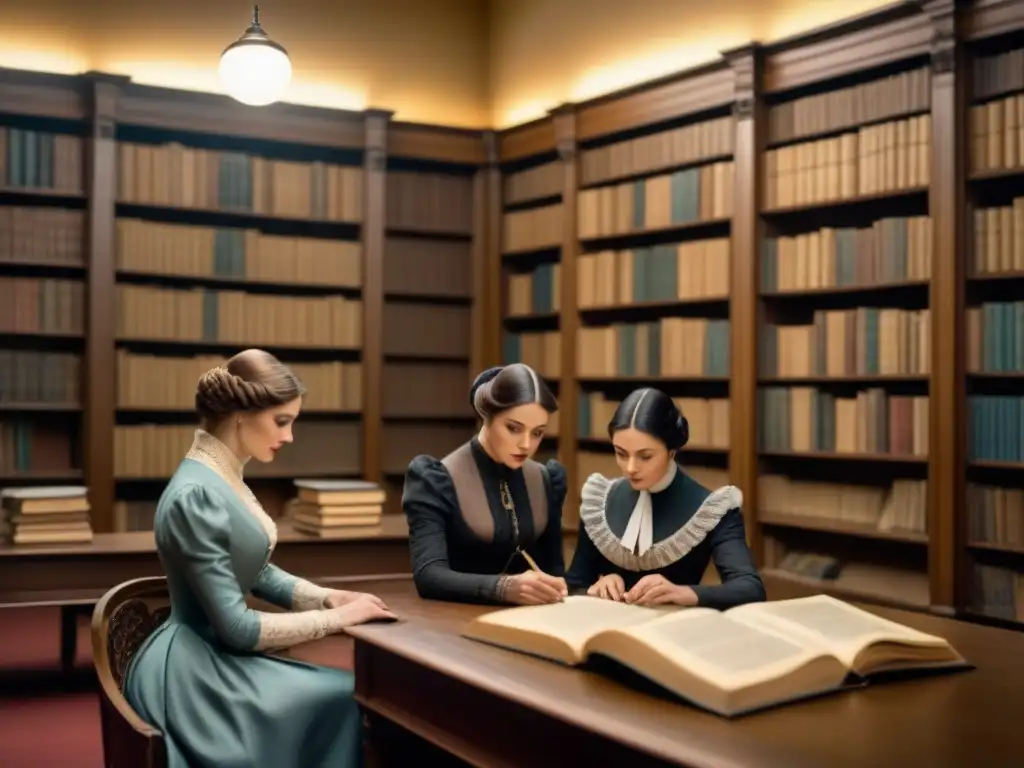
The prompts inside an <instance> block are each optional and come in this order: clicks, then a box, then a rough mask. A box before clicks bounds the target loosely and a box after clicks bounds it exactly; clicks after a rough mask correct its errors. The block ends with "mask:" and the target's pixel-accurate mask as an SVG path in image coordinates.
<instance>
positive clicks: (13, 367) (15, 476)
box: [0, 113, 87, 485]
mask: <svg viewBox="0 0 1024 768" xmlns="http://www.w3.org/2000/svg"><path fill="white" fill-rule="evenodd" d="M84 133H85V122H84V115H83V114H80V113H75V114H65V115H61V116H60V117H55V118H48V117H46V116H36V115H18V114H4V115H3V116H2V117H0V200H2V207H0V305H2V306H3V307H4V310H3V313H2V320H0V337H2V341H0V414H2V415H0V482H2V484H4V485H18V484H38V483H53V482H72V483H80V482H81V481H82V476H83V469H82V467H83V464H82V459H83V452H82V442H81V433H82V405H83V399H84V398H83V392H82V386H81V368H82V357H83V353H84V349H85V295H86V280H85V278H86V267H87V261H86V258H85V250H84V248H83V243H84V238H85V228H86V206H85V203H86V195H85V186H84V179H85V175H84V172H83V152H84V147H85V141H84V139H83V134H84Z"/></svg>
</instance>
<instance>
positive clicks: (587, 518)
mask: <svg viewBox="0 0 1024 768" xmlns="http://www.w3.org/2000/svg"><path fill="white" fill-rule="evenodd" d="M673 479H674V477H673ZM619 482H625V480H624V479H623V478H617V479H615V480H609V479H608V478H606V477H605V476H604V475H601V474H598V473H594V474H592V475H591V476H590V477H588V478H587V481H586V483H584V484H583V491H582V494H581V497H582V498H581V502H580V520H581V522H582V523H583V526H584V528H585V529H586V532H587V536H588V537H589V538H590V540H591V541H592V542H593V544H594V546H595V547H596V548H597V550H598V551H599V552H600V553H601V554H602V555H604V557H605V559H607V560H608V561H609V562H611V563H614V564H615V565H617V566H619V567H620V568H624V569H625V570H628V571H655V570H659V569H661V568H667V567H668V566H670V565H672V564H673V563H675V562H677V561H679V560H681V559H682V558H684V557H686V555H688V554H689V553H690V551H691V550H692V549H693V548H694V547H696V546H698V545H699V544H700V543H701V542H703V541H704V539H705V538H706V537H707V535H708V534H709V533H711V531H713V530H714V529H715V527H716V526H717V525H718V523H719V522H721V520H722V518H723V517H725V514H726V513H727V512H728V511H729V510H731V509H738V508H739V507H741V506H742V505H743V493H742V492H741V491H740V489H739V488H737V487H736V486H734V485H724V486H722V487H721V488H718V489H717V490H715V491H712V492H711V493H710V494H708V497H707V498H706V499H705V500H704V503H702V504H701V505H700V508H699V509H698V510H697V511H696V512H694V514H693V516H692V517H691V518H690V519H689V520H688V521H687V522H686V524H685V525H683V526H682V527H681V528H680V529H679V530H678V531H676V532H675V533H673V534H672V535H671V536H668V537H666V538H664V539H662V540H661V541H657V542H653V543H652V544H651V545H650V547H648V548H647V549H646V550H644V551H643V552H642V553H638V552H637V551H636V547H635V546H634V547H633V548H630V546H629V545H628V543H626V542H625V535H623V537H622V538H620V537H619V536H617V535H616V534H615V532H614V531H612V529H611V527H610V526H609V524H608V516H607V511H606V507H607V503H608V495H609V493H610V492H611V490H612V488H613V487H614V486H615V485H616V483H619ZM659 484H660V483H659ZM669 484H671V480H670V481H669ZM666 487H667V486H666ZM634 514H636V510H635V508H634ZM627 528H628V526H627Z"/></svg>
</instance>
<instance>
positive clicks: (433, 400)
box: [381, 129, 483, 512]
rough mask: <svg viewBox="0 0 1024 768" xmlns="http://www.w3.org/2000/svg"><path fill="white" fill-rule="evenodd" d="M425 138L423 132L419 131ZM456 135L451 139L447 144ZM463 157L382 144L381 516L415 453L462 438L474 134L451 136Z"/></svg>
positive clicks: (394, 505) (469, 421)
mask: <svg viewBox="0 0 1024 768" xmlns="http://www.w3.org/2000/svg"><path fill="white" fill-rule="evenodd" d="M424 130H425V129H424ZM456 137H457V139H456ZM451 138H452V139H453V140H458V141H460V142H462V143H468V144H469V145H470V146H471V147H472V152H471V153H470V154H469V155H467V156H465V157H458V156H456V155H454V154H453V153H449V155H450V156H449V157H444V156H441V157H438V158H437V159H434V160H431V159H426V158H422V157H417V156H416V155H415V153H410V154H408V155H407V154H405V152H406V150H405V147H404V142H403V140H402V137H401V136H398V137H393V138H392V139H391V141H390V142H389V144H390V147H389V153H388V169H387V201H386V205H385V212H386V214H385V235H386V237H385V248H384V265H383V280H384V316H383V378H382V381H383V403H382V407H383V426H382V429H381V441H382V453H383V467H382V469H383V474H384V478H385V480H386V482H387V487H388V499H389V504H390V507H391V508H390V509H389V510H388V511H393V512H401V505H400V502H401V496H402V482H403V477H404V474H405V469H406V467H407V466H408V464H409V461H410V460H411V459H412V458H413V457H414V456H416V455H417V454H420V453H429V454H431V455H434V456H445V455H447V454H448V453H449V452H451V451H452V450H453V449H455V448H457V447H458V446H459V445H461V444H462V443H464V442H465V441H466V440H467V439H468V438H469V437H470V436H471V435H472V434H473V431H474V430H473V427H474V423H475V419H474V416H473V412H472V410H471V409H470V408H469V407H468V402H467V395H466V393H467V391H468V387H469V382H470V381H471V380H472V377H473V376H474V375H475V371H473V370H472V368H471V362H472V359H473V357H474V355H473V350H472V340H473V335H472V325H473V316H474V315H473V304H474V300H473V299H474V297H473V274H474V270H475V265H474V252H475V248H474V241H475V240H476V239H478V238H477V237H476V236H475V234H474V227H475V222H476V217H475V207H476V206H477V205H482V204H483V203H482V202H478V201H477V200H476V198H475V181H474V176H475V175H476V174H477V172H478V164H479V162H480V143H481V137H480V134H475V135H473V134H469V133H463V134H456V133H452V135H451Z"/></svg>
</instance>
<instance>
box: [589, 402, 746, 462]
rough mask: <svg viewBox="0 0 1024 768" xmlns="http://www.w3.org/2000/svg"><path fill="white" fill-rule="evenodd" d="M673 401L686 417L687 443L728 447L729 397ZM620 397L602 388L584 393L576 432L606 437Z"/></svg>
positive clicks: (691, 445) (694, 446) (590, 438)
mask: <svg viewBox="0 0 1024 768" xmlns="http://www.w3.org/2000/svg"><path fill="white" fill-rule="evenodd" d="M672 401H673V402H674V403H675V404H676V406H678V408H679V410H680V411H681V412H682V414H683V416H684V417H686V423H687V427H688V429H689V434H690V438H689V442H688V445H689V446H690V447H692V448H719V449H723V450H724V449H727V448H728V447H729V401H728V400H727V399H725V398H706V397H704V398H701V397H673V398H672ZM619 403H620V401H619V400H615V399H612V398H609V397H607V396H606V395H605V394H604V393H602V392H588V393H584V395H583V396H582V397H580V399H579V424H578V426H577V434H578V436H579V437H580V439H582V440H607V439H608V424H609V423H610V422H611V420H612V416H614V415H615V409H616V408H618V407H619Z"/></svg>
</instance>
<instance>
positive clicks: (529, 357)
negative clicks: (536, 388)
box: [501, 331, 562, 379]
mask: <svg viewBox="0 0 1024 768" xmlns="http://www.w3.org/2000/svg"><path fill="white" fill-rule="evenodd" d="M501 346H502V349H501V359H502V360H503V361H504V363H505V365H510V364H511V363H525V364H526V365H528V366H530V367H531V368H533V370H535V371H536V372H537V374H538V375H540V376H543V377H544V378H546V379H557V378H558V377H559V376H561V375H562V334H561V333H559V332H558V331H543V332H539V333H537V332H535V333H509V332H508V331H506V332H505V334H504V336H503V337H502V345H501Z"/></svg>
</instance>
